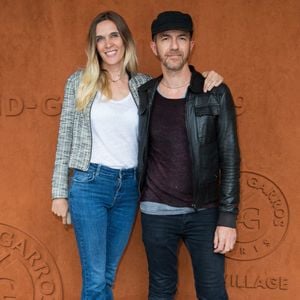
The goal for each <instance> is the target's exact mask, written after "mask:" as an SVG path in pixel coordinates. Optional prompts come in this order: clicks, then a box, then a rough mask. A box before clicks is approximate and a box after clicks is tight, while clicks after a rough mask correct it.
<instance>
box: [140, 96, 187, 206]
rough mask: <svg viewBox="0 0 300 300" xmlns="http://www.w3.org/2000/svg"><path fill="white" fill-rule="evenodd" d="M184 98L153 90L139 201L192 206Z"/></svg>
mask: <svg viewBox="0 0 300 300" xmlns="http://www.w3.org/2000/svg"><path fill="white" fill-rule="evenodd" d="M185 101H186V100H185V99H167V98H164V97H163V96H161V95H160V94H159V93H158V92H156V95H155V97H154V103H153V107H152V113H151V119H150V128H149V129H150V131H149V156H148V168H147V176H146V181H145V186H144V190H143V195H142V197H141V200H142V201H152V202H159V203H164V204H168V205H171V206H177V207H188V206H192V165H191V156H190V152H189V146H188V138H187V133H186V125H185Z"/></svg>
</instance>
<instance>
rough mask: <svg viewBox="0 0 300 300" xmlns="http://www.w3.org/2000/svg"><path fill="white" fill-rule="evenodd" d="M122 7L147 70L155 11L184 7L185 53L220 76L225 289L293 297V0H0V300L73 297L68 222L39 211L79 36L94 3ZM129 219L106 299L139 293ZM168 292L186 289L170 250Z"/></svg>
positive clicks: (76, 279) (298, 274) (77, 62)
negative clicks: (231, 225)
mask: <svg viewBox="0 0 300 300" xmlns="http://www.w3.org/2000/svg"><path fill="white" fill-rule="evenodd" d="M106 9H113V10H116V11H118V12H119V13H121V14H122V15H123V16H124V17H125V19H126V20H127V21H128V23H129V25H130V27H131V28H132V31H133V34H134V36H135V39H136V41H137V46H138V54H139V58H140V69H141V71H143V72H147V73H151V74H154V75H156V74H158V73H159V65H158V63H157V62H156V60H155V59H154V57H153V56H152V54H151V52H150V50H149V47H148V42H149V37H150V31H149V26H150V22H151V20H152V19H153V18H154V16H156V15H157V13H158V12H159V11H161V10H168V9H174V10H175V9H178V10H183V11H186V12H189V13H191V14H192V16H193V17H194V21H195V24H196V35H195V39H196V43H197V46H196V49H195V52H194V54H193V57H192V63H193V64H195V65H196V66H197V67H198V68H199V69H200V70H209V69H215V70H217V71H218V72H219V73H221V74H222V75H224V77H225V80H226V82H227V83H228V85H229V86H230V87H231V90H232V93H233V96H234V100H235V103H236V107H237V113H238V125H239V136H240V143H241V150H242V205H241V213H240V218H239V223H238V224H239V225H238V230H239V240H238V243H237V246H236V248H235V251H234V252H232V253H231V254H230V255H229V257H228V259H227V265H226V282H227V285H228V289H229V293H230V299H232V300H244V299H260V300H266V299H268V300H269V299H272V300H278V299H297V298H298V295H299V293H300V284H299V278H300V271H299V269H300V258H299V251H300V244H299V226H300V217H299V216H298V215H299V213H300V204H299V203H300V201H299V200H300V199H299V189H298V188H299V167H300V161H299V151H300V146H299V137H300V135H299V125H300V124H299V121H298V119H299V112H300V111H299V108H300V107H299V101H300V99H299V94H300V85H299V79H300V78H299V71H300V67H299V61H300V51H299V46H300V22H299V21H300V2H299V1H298V0H285V1H282V0H215V1H210V0H199V1H196V0H194V1H192V0H186V1H182V0H171V1H169V0H164V1H143V0H136V1H134V0H130V1H129V0H127V1H125V0H124V1H121V0H114V1H113V0H102V1H96V0H90V1H84V0H73V1H70V0H0V24H1V27H0V101H1V102H0V138H1V150H0V151H1V152H0V153H1V154H0V155H1V158H0V193H1V198H0V299H18V300H20V299H22V300H30V299H38V300H54V299H55V300H61V299H65V300H76V299H79V296H78V295H79V291H80V266H79V259H78V255H77V250H76V246H75V241H74V236H73V230H72V229H71V228H70V229H68V230H65V229H64V227H63V226H62V225H61V223H60V222H59V220H58V219H56V218H55V217H54V216H53V215H52V214H51V212H50V182H51V175H52V166H53V160H54V152H55V146H56V138H57V129H58V121H59V113H60V108H61V101H62V96H63V86H64V82H65V80H66V78H67V76H68V75H69V74H70V73H72V72H73V71H74V70H75V69H77V68H78V67H80V66H83V65H84V63H85V54H84V47H85V37H86V32H87V28H88V26H89V23H90V21H91V19H92V18H93V17H94V16H95V15H96V14H97V13H98V12H100V11H103V10H106ZM140 235H141V232H140V219H139V217H138V219H137V222H136V225H135V228H134V232H133V235H132V238H131V241H130V244H129V246H128V249H127V251H126V254H125V256H124V258H123V260H122V263H121V266H120V269H119V272H118V277H117V283H116V287H115V295H116V300H125V299H126V300H129V299H130V300H144V299H146V293H147V292H146V291H147V272H146V260H145V254H144V250H143V246H142V243H141V240H140ZM179 265H180V283H179V292H178V298H177V299H179V300H189V299H195V295H194V290H193V279H192V273H191V267H190V262H189V257H188V255H187V253H186V251H185V249H184V248H183V247H182V248H181V250H180V263H179Z"/></svg>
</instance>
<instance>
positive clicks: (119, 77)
mask: <svg viewBox="0 0 300 300" xmlns="http://www.w3.org/2000/svg"><path fill="white" fill-rule="evenodd" d="M120 79H121V74H120V75H119V76H118V77H117V79H112V78H111V77H110V78H109V80H110V81H111V82H117V81H119V80H120Z"/></svg>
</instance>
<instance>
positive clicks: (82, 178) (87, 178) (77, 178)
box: [73, 169, 95, 183]
mask: <svg viewBox="0 0 300 300" xmlns="http://www.w3.org/2000/svg"><path fill="white" fill-rule="evenodd" d="M94 179H95V173H94V172H93V171H89V170H88V171H81V170H78V169H74V173H73V181H74V182H81V183H86V182H92V181H93V180H94Z"/></svg>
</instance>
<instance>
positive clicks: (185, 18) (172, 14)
mask: <svg viewBox="0 0 300 300" xmlns="http://www.w3.org/2000/svg"><path fill="white" fill-rule="evenodd" d="M167 30H183V31H187V32H190V33H191V35H192V34H193V20H192V17H191V16H190V15H189V14H186V13H182V12H180V11H164V12H161V13H160V14H159V15H158V16H157V18H156V19H155V20H154V21H153V22H152V24H151V34H152V39H153V37H154V36H155V35H156V34H158V33H160V32H163V31H167Z"/></svg>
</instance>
